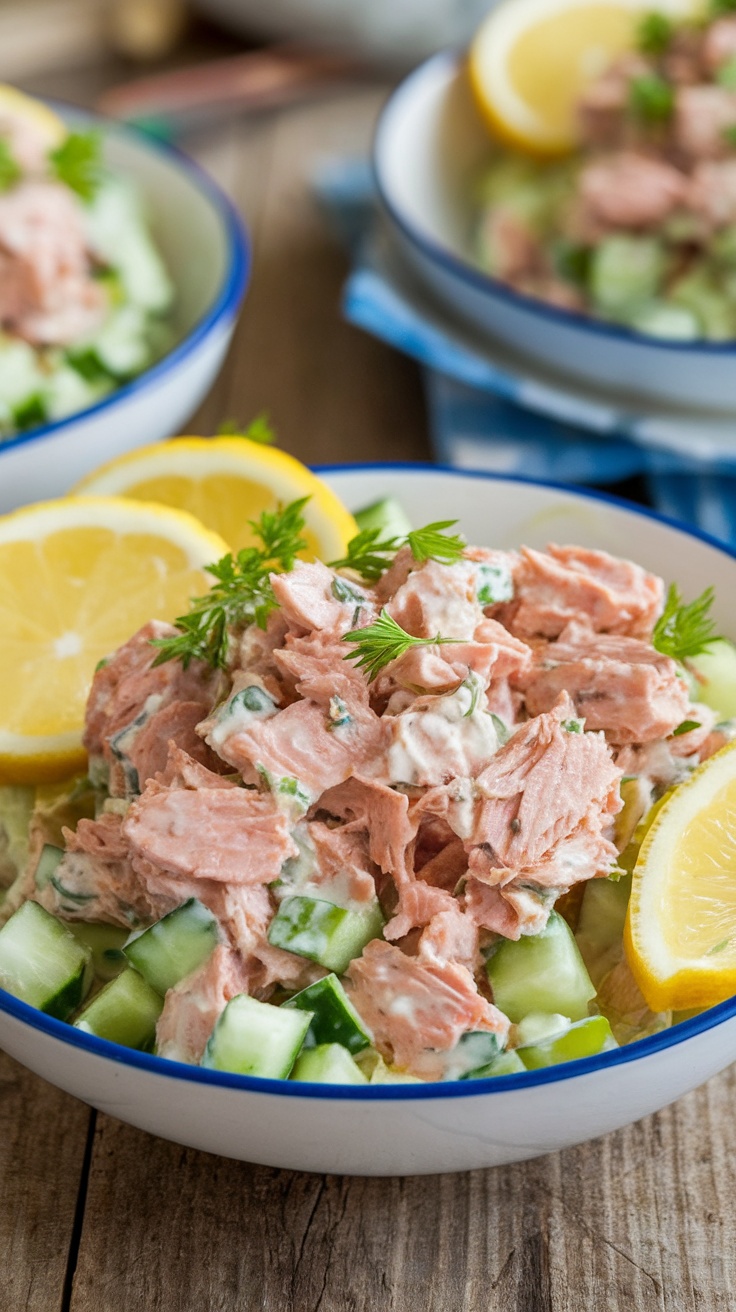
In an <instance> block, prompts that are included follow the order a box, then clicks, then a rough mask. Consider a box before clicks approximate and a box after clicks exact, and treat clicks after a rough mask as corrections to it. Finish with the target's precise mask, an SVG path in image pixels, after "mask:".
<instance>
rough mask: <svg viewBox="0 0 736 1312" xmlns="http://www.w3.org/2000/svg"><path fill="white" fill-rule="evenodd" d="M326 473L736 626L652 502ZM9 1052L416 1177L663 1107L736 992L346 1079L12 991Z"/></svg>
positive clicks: (197, 1130)
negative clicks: (551, 1064) (603, 1034)
mask: <svg viewBox="0 0 736 1312" xmlns="http://www.w3.org/2000/svg"><path fill="white" fill-rule="evenodd" d="M325 474H326V477H327V481H328V482H329V484H330V485H331V486H332V487H333V488H334V489H335V491H336V492H337V493H338V494H339V495H340V496H341V497H342V498H343V499H344V500H345V501H346V502H347V504H348V505H349V506H351V507H353V508H357V507H359V506H361V505H365V504H366V503H367V502H370V501H371V500H373V499H376V498H378V497H379V496H386V495H393V496H395V497H397V498H398V499H399V500H400V501H401V502H402V503H403V505H404V506H405V508H406V510H407V512H408V514H409V516H410V518H411V519H413V520H414V522H415V523H425V522H427V521H428V520H433V519H445V518H447V517H448V516H449V515H458V516H459V517H460V521H461V525H462V528H463V529H464V531H465V532H466V533H467V534H468V536H469V538H470V540H471V541H473V542H479V543H489V544H490V543H492V544H494V545H498V546H502V547H509V546H512V545H515V544H519V543H520V542H527V543H530V544H532V545H534V546H544V545H545V544H546V542H547V541H548V539H550V538H552V539H554V540H556V541H558V542H579V543H582V544H584V545H587V546H594V547H602V548H605V549H607V550H610V551H613V552H619V553H622V554H625V555H627V556H631V557H632V558H634V559H636V560H638V561H640V562H642V563H643V564H645V565H647V566H648V567H649V568H651V569H653V570H655V571H656V572H658V573H661V574H663V575H664V577H665V579H667V580H670V579H672V578H676V579H677V581H678V583H679V584H680V585H681V587H682V589H683V591H684V594H685V596H686V597H692V596H695V595H697V594H698V593H699V592H700V591H702V589H703V588H704V587H705V586H706V585H707V584H713V586H714V587H715V589H716V607H715V617H716V620H717V622H718V623H719V625H720V626H721V628H722V630H723V631H725V632H728V631H729V623H730V624H731V631H732V632H733V620H732V616H731V597H732V595H733V591H734V588H736V555H735V554H734V553H733V552H730V551H728V550H726V549H725V548H724V547H721V546H718V545H717V544H716V543H715V542H712V541H710V540H709V539H707V538H705V537H703V536H702V535H698V534H695V533H691V532H688V531H686V530H685V529H683V528H680V527H678V526H677V525H675V524H672V523H669V522H667V521H665V520H663V519H660V518H658V517H657V516H656V515H654V514H652V513H650V512H648V511H645V510H638V509H635V508H633V507H628V506H626V505H625V504H624V503H622V502H619V501H615V500H614V499H613V498H610V497H604V496H600V495H596V494H593V493H585V492H579V491H573V490H566V489H560V488H558V487H552V486H548V485H545V484H541V483H532V482H524V481H522V480H519V479H503V478H498V477H491V476H488V475H482V474H466V473H459V472H457V471H451V470H443V469H437V468H430V467H421V466H411V465H408V466H404V467H401V466H399V467H397V466H367V467H364V468H360V467H355V466H353V467H342V468H331V469H328V470H326V471H325ZM0 1046H2V1047H3V1048H5V1050H6V1051H7V1052H9V1053H10V1054H11V1056H13V1057H16V1058H17V1059H18V1060H19V1061H21V1062H22V1063H23V1064H24V1065H25V1066H28V1067H30V1069H31V1070H33V1071H36V1072H37V1074H39V1075H41V1076H43V1078H44V1079H46V1080H50V1081H51V1083H52V1084H56V1085H58V1086H59V1087H60V1088H62V1089H66V1090H67V1091H68V1092H69V1093H72V1094H74V1095H75V1096H76V1097H78V1098H81V1099H83V1101H85V1102H88V1103H91V1104H92V1105H93V1106H94V1107H99V1108H101V1109H102V1110H103V1111H105V1112H109V1113H110V1114H111V1115H113V1116H117V1117H118V1118H119V1119H120V1120H123V1121H128V1122H129V1123H130V1124H132V1125H136V1126H139V1127H140V1128H142V1129H144V1130H149V1131H151V1132H152V1133H153V1134H158V1135H162V1136H163V1137H164V1138H166V1139H173V1140H174V1141H176V1142H178V1143H182V1144H186V1145H189V1146H191V1147H194V1148H201V1149H204V1150H206V1151H207V1152H214V1153H221V1154H222V1155H223V1156H226V1157H235V1158H240V1159H243V1160H246V1161H251V1162H260V1163H264V1164H266V1165H269V1166H281V1167H291V1168H295V1169H299V1170H307V1171H324V1172H330V1173H332V1172H334V1173H337V1174H349V1175H412V1174H416V1173H424V1172H430V1173H431V1172H437V1171H462V1170H469V1169H471V1168H474V1167H481V1166H495V1165H498V1164H500V1163H503V1162H512V1161H517V1160H520V1159H522V1158H525V1157H534V1156H538V1155H539V1154H541V1153H547V1152H552V1151H554V1150H555V1149H558V1148H565V1147H568V1146H569V1145H571V1144H575V1143H581V1142H582V1141H583V1140H585V1139H591V1138H594V1137H595V1136H597V1135H599V1134H605V1133H607V1132H608V1131H609V1130H615V1129H617V1128H618V1127H619V1126H622V1125H626V1124H628V1123H629V1122H631V1121H635V1120H637V1119H638V1118H639V1117H640V1116H646V1115H647V1114H648V1113H650V1112H654V1111H657V1110H658V1109H659V1108H661V1107H664V1106H665V1105H666V1104H667V1103H670V1102H673V1101H674V1099H675V1098H679V1097H680V1095H681V1094H683V1093H686V1092H688V1090H690V1089H693V1088H695V1087H696V1085H698V1084H701V1083H702V1082H703V1081H704V1080H707V1079H708V1078H709V1077H710V1076H711V1075H714V1074H715V1073H716V1072H717V1071H720V1070H723V1068H724V1067H725V1066H727V1065H728V1064H729V1063H730V1062H731V1061H732V1060H733V1059H734V1058H735V1057H736V998H734V999H731V1000H730V1001H729V1002H725V1003H723V1004H721V1005H720V1006H718V1007H714V1008H712V1009H711V1010H709V1011H707V1012H704V1013H703V1014H702V1015H701V1016H698V1017H696V1018H694V1019H692V1020H688V1021H685V1022H684V1023H683V1024H681V1025H678V1026H677V1027H675V1028H674V1029H670V1030H666V1031H664V1032H663V1033H661V1034H657V1035H655V1036H653V1037H652V1038H647V1039H643V1040H641V1041H640V1042H638V1043H634V1044H631V1045H630V1046H629V1047H626V1048H620V1049H617V1050H616V1051H613V1052H609V1053H606V1054H604V1055H603V1056H600V1057H591V1058H586V1059H585V1060H583V1061H576V1062H570V1063H568V1064H567V1065H563V1066H558V1067H556V1068H549V1069H547V1070H543V1071H537V1072H530V1073H528V1074H524V1075H512V1076H502V1077H497V1078H496V1079H486V1080H475V1081H465V1082H457V1083H447V1084H425V1085H404V1086H401V1085H398V1086H397V1085H394V1086H392V1087H391V1086H383V1087H380V1086H377V1087H373V1088H371V1087H355V1086H350V1087H347V1088H346V1087H342V1088H341V1087H338V1086H334V1085H333V1086H326V1085H318V1084H309V1085H308V1084H297V1083H293V1084H290V1083H289V1082H288V1081H278V1080H259V1079H254V1078H252V1077H247V1076H238V1075H224V1074H219V1073H217V1072H214V1071H208V1070H200V1069H199V1068H197V1067H192V1066H185V1065H181V1064H179V1063H178V1062H169V1061H165V1060H163V1059H161V1058H159V1057H154V1056H149V1055H146V1054H144V1053H138V1052H131V1051H129V1050H127V1049H125V1048H120V1047H117V1046H116V1045H114V1044H111V1043H107V1042H105V1041H103V1040H101V1039H96V1038H93V1037H92V1036H90V1035H87V1034H82V1033H80V1032H79V1031H78V1030H75V1029H73V1028H72V1027H71V1026H69V1025H65V1024H63V1023H62V1022H61V1021H57V1020H52V1019H50V1018H49V1017H48V1016H44V1015H42V1014H41V1012H39V1011H35V1010H34V1009H33V1008H32V1007H29V1006H27V1005H26V1004H25V1003H22V1002H18V1001H16V1000H15V999H13V998H11V997H10V995H9V994H7V993H4V992H2V991H1V990H0Z"/></svg>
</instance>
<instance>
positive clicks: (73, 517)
mask: <svg viewBox="0 0 736 1312" xmlns="http://www.w3.org/2000/svg"><path fill="white" fill-rule="evenodd" d="M226 552H227V545H226V543H224V542H223V540H222V539H221V538H219V537H218V536H217V535H216V534H215V533H211V532H210V531H209V530H208V529H206V528H204V527H203V526H202V525H201V524H199V523H198V522H197V521H196V519H194V518H193V517H192V516H191V515H186V514H183V513H181V512H180V511H175V510H170V509H168V508H166V507H163V506H150V505H145V504H143V503H141V504H136V503H135V502H132V501H126V500H123V499H122V498H115V497H107V498H102V497H94V498H93V497H89V498H82V497H79V498H75V497H67V498H65V499H63V500H60V501H49V502H44V503H41V504H39V505H35V506H28V507H26V508H25V509H23V510H18V511H15V512H14V513H13V514H11V515H5V516H3V517H2V518H0V783H35V782H37V781H41V780H53V779H61V778H64V777H65V776H66V775H69V774H71V773H72V772H73V771H74V770H75V769H77V768H79V767H81V766H83V765H84V759H85V758H84V752H83V750H82V744H81V735H82V725H83V720H84V708H85V702H86V699H87V694H88V692H89V686H90V682H91V680H92V674H93V672H94V668H95V665H96V664H97V662H98V661H99V660H100V659H101V658H102V657H103V656H106V655H108V654H109V652H111V651H113V650H114V649H115V647H117V646H119V645H120V643H122V642H124V641H125V640H126V639H127V638H129V637H130V636H131V634H133V633H134V632H135V631H136V629H138V628H140V626H141V625H142V624H144V623H145V622H146V621H147V620H150V619H152V618H156V619H165V620H171V619H173V618H174V617H175V616H176V615H180V614H181V613H182V612H183V611H185V610H186V608H187V605H188V601H189V598H190V597H192V596H194V595H197V594H201V593H202V592H206V590H207V588H208V586H209V584H210V583H211V582H212V580H211V578H210V576H209V575H208V574H205V572H204V566H205V565H208V564H210V563H211V562H212V561H213V560H217V559H219V558H220V557H221V556H223V555H224V554H225V553H226Z"/></svg>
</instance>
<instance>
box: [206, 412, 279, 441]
mask: <svg viewBox="0 0 736 1312" xmlns="http://www.w3.org/2000/svg"><path fill="white" fill-rule="evenodd" d="M217 437H247V439H248V441H249V442H258V443H259V445H260V446H271V444H272V443H273V442H275V441H276V434H275V432H274V430H273V428H272V427H271V420H270V419H269V417H268V415H267V414H266V411H265V410H263V411H262V412H261V413H260V414H259V415H256V417H255V419H251V421H250V423H249V424H247V425H246V426H245V427H243V425H242V424H240V423H238V421H237V419H223V421H222V423H221V424H220V427H219V428H218V430H217Z"/></svg>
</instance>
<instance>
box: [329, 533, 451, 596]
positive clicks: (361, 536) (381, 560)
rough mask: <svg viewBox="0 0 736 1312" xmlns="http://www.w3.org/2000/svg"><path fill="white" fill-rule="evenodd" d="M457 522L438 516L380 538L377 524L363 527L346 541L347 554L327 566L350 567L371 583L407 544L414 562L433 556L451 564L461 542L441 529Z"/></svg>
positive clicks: (384, 570) (420, 562)
mask: <svg viewBox="0 0 736 1312" xmlns="http://www.w3.org/2000/svg"><path fill="white" fill-rule="evenodd" d="M455 524H457V520H456V519H438V520H435V522H434V523H433V524H425V526H424V528H415V529H412V530H411V532H410V533H407V534H406V535H405V536H404V537H396V538H383V539H381V530H380V528H364V529H363V530H362V531H361V532H360V533H358V534H357V535H356V536H355V537H354V538H351V540H350V542H349V543H348V549H347V554H346V555H345V556H343V557H342V559H341V560H331V561H330V568H331V569H352V570H355V572H356V574H360V576H361V578H364V579H367V580H368V581H369V582H371V583H375V582H376V580H377V579H380V578H381V576H382V575H383V574H385V573H386V570H387V569H389V567H390V566H391V564H392V562H393V560H394V557H395V556H396V553H397V551H399V549H400V548H401V547H404V546H408V547H409V549H410V551H411V554H412V556H413V557H414V559H415V560H416V561H417V563H418V564H420V565H421V564H423V563H424V561H425V560H437V561H439V562H440V564H442V565H454V564H455V562H456V561H458V560H460V559H461V558H462V554H463V551H464V550H465V542H464V540H463V538H461V537H460V535H459V533H454V534H449V533H445V532H444V529H447V528H452V527H453V526H454V525H455Z"/></svg>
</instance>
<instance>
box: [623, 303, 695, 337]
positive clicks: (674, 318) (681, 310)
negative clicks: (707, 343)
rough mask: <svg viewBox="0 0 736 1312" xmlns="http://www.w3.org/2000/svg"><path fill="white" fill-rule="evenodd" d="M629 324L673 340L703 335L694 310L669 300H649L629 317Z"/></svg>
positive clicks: (639, 330)
mask: <svg viewBox="0 0 736 1312" xmlns="http://www.w3.org/2000/svg"><path fill="white" fill-rule="evenodd" d="M628 322H629V326H630V327H631V328H636V330H637V332H640V333H646V334H647V335H648V336H649V337H662V338H665V339H666V340H667V341H671V342H692V341H695V339H696V338H698V337H702V335H703V330H702V328H701V326H700V322H699V320H698V318H697V316H696V315H695V314H693V312H692V310H690V309H688V308H687V306H685V305H673V304H670V303H669V302H667V301H648V302H647V304H646V305H642V306H641V307H640V308H639V309H637V310H636V311H635V312H634V313H633V314H632V315H631V317H630V319H629V321H628Z"/></svg>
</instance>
